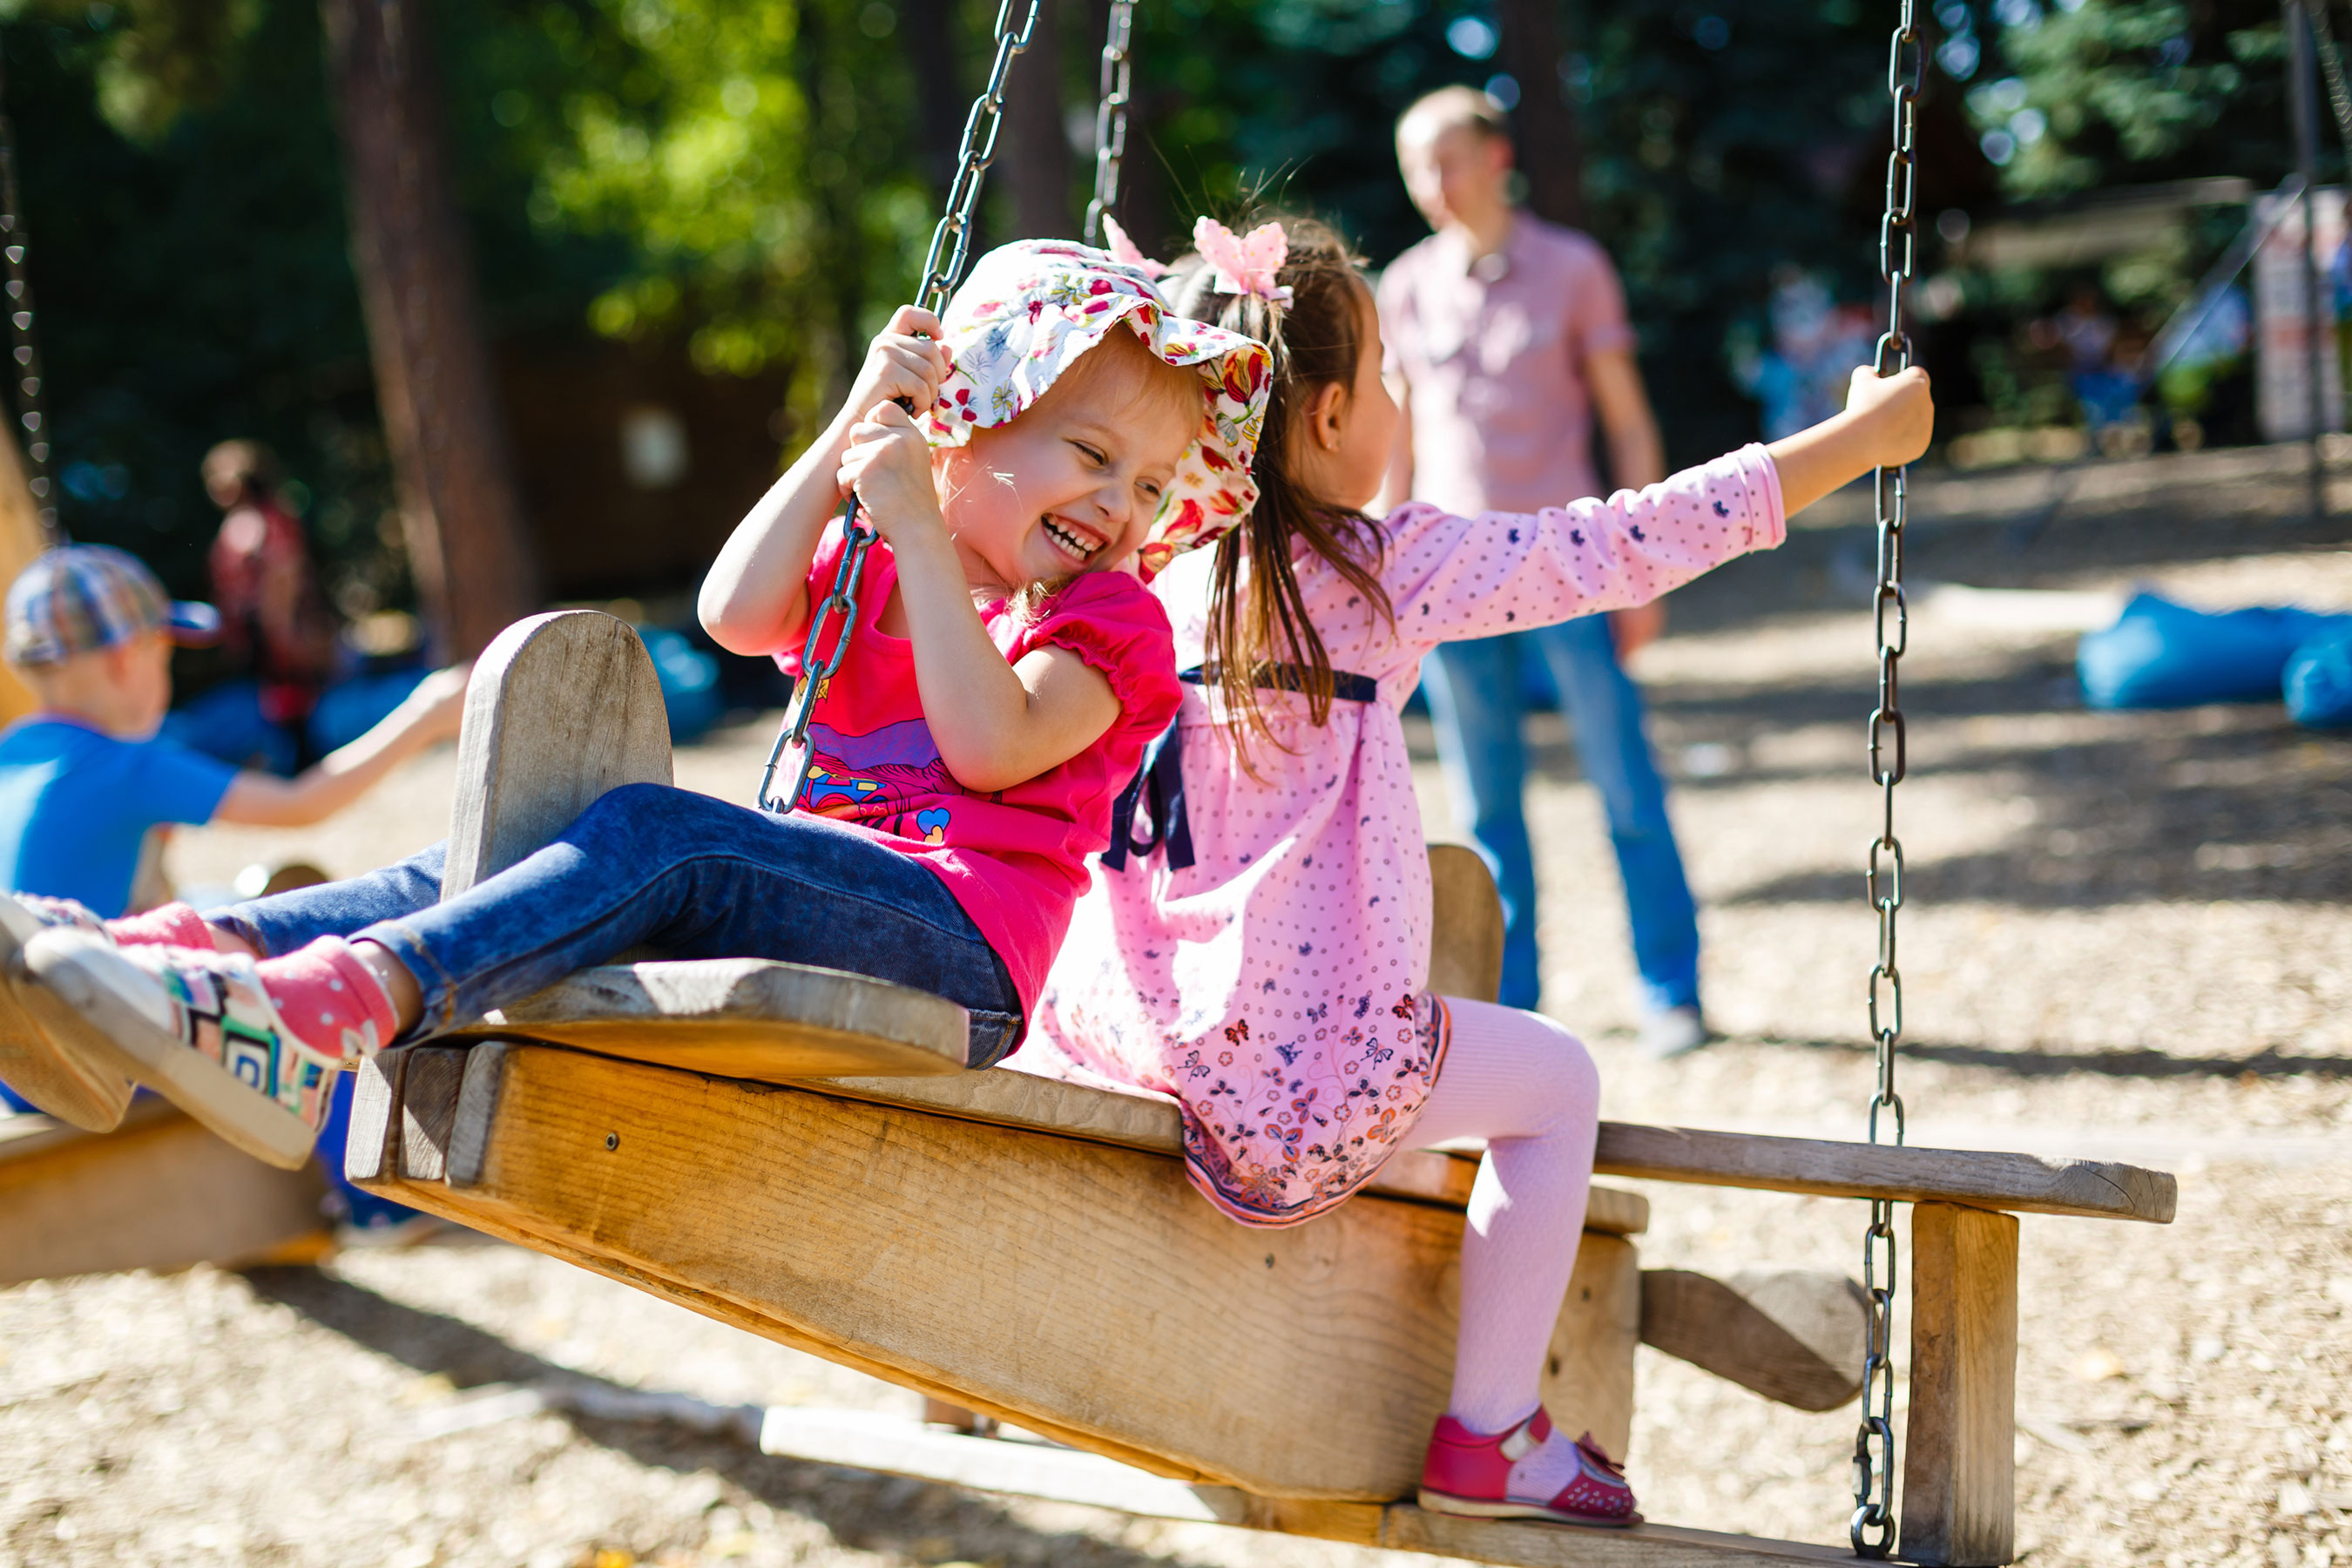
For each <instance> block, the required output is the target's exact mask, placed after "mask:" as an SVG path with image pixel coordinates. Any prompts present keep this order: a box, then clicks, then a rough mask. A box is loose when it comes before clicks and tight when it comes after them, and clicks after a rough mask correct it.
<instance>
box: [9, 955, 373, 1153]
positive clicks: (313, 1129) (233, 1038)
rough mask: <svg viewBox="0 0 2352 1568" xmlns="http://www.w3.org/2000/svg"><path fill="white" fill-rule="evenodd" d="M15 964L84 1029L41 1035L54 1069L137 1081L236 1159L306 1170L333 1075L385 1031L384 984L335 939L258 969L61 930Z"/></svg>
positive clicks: (236, 958) (231, 958) (230, 958)
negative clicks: (243, 1156)
mask: <svg viewBox="0 0 2352 1568" xmlns="http://www.w3.org/2000/svg"><path fill="white" fill-rule="evenodd" d="M22 962H23V964H24V966H25V967H26V969H28V970H30V971H31V973H32V974H33V975H34V976H35V977H36V978H37V979H38V980H39V981H40V983H41V986H42V987H45V988H47V990H48V991H51V992H54V993H55V994H56V995H57V996H58V998H60V999H62V1000H63V1001H64V1002H66V1003H68V1004H69V1005H70V1006H71V1008H72V1010H73V1012H74V1013H75V1014H77V1015H78V1016H79V1018H80V1019H82V1020H86V1021H87V1022H86V1024H85V1025H84V1026H83V1027H81V1028H80V1029H79V1030H76V1031H71V1032H68V1033H65V1034H61V1035H53V1036H51V1037H49V1039H48V1042H47V1043H48V1045H49V1047H50V1051H51V1054H52V1055H53V1056H54V1057H55V1058H58V1059H59V1060H60V1061H64V1062H68V1063H70V1065H71V1067H72V1068H73V1069H74V1070H76V1071H77V1072H78V1073H79V1076H81V1077H84V1078H91V1079H94V1078H97V1077H98V1076H99V1075H100V1073H102V1072H113V1073H115V1074H118V1075H121V1076H124V1077H131V1078H136V1079H138V1080H139V1081H140V1082H142V1083H144V1084H146V1085H148V1086H149V1087H150V1088H152V1089H155V1090H156V1091H157V1092H159V1093H161V1094H162V1095H163V1096H164V1097H165V1098H166V1099H168V1100H171V1101H172V1102H173V1104H174V1105H177V1106H178V1107H179V1108H180V1109H181V1110H184V1111H186V1112H187V1113H188V1114H189V1115H191V1116H193V1117H194V1118H195V1119H196V1120H197V1121H201V1122H203V1123H204V1124H205V1126H207V1127H209V1128H211V1129H212V1130H213V1131H215V1132H217V1133H219V1134H220V1135H221V1136H222V1137H223V1138H226V1140H228V1141H229V1142H231V1143H234V1144H236V1146H237V1147H238V1148H240V1149H242V1150H244V1151H245V1152H247V1153H248V1154H251V1155H253V1156H254V1157H255V1158H256V1159H258V1160H264V1161H267V1162H268V1163H271V1164H273V1165H281V1166H284V1167H286V1168H287V1169H289V1170H291V1169H293V1168H295V1167H296V1166H299V1165H300V1164H301V1163H302V1162H303V1161H305V1160H307V1159H308V1158H310V1147H311V1145H312V1144H313V1143H314V1142H317V1140H318V1134H319V1127H320V1123H321V1122H323V1121H325V1120H326V1116H327V1109H328V1105H329V1103H330V1101H331V1098H332V1090H333V1089H334V1076H333V1075H334V1074H335V1073H336V1072H338V1071H340V1070H341V1068H343V1067H344V1066H345V1065H347V1064H348V1063H352V1062H355V1061H357V1060H358V1059H359V1058H361V1057H362V1056H363V1055H373V1053H374V1052H375V1050H376V1048H377V1047H379V1046H381V1045H383V1043H385V1042H386V1041H387V1040H389V1039H390V1038H391V1037H392V1034H393V1030H394V1019H393V1013H392V1004H391V1001H390V1000H389V999H388V998H387V997H386V996H385V995H384V994H383V985H382V984H380V983H379V982H378V981H377V980H376V978H375V977H374V976H373V974H371V973H368V971H367V968H366V966H365V965H363V964H362V963H360V962H359V960H358V959H357V958H356V957H354V956H353V955H352V951H351V949H350V947H349V946H348V945H347V944H345V943H344V942H341V940H340V939H338V938H335V937H322V938H320V940H319V941H317V942H312V943H311V944H310V946H309V947H306V948H304V949H303V950H302V951H301V952H294V953H289V954H287V955H286V956H285V957H282V958H273V959H267V960H263V961H261V962H258V963H257V962H256V961H255V960H253V959H251V958H248V957H246V956H245V955H243V954H241V953H234V954H233V953H224V952H211V951H207V950H200V949H194V948H184V947H151V946H134V947H120V948H118V947H116V946H115V945H113V943H112V942H110V941H109V940H108V939H107V938H106V937H105V936H104V935H100V934H93V933H91V932H89V931H77V930H71V929H63V928H59V929H52V930H48V931H42V932H40V933H39V934H38V935H37V936H36V937H35V938H34V939H33V940H32V942H29V943H27V944H26V948H25V951H24V954H23V960H22ZM26 989H28V990H29V989H32V988H29V987H28V988H26ZM92 1026H94V1027H92Z"/></svg>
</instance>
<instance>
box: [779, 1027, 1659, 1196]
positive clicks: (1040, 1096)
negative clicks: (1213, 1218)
mask: <svg viewBox="0 0 2352 1568" xmlns="http://www.w3.org/2000/svg"><path fill="white" fill-rule="evenodd" d="M1015 1060H1016V1062H1017V1060H1018V1058H1015ZM805 1087H807V1088H810V1089H816V1090H818V1091H819V1092H820V1093H824V1094H833V1095H841V1096H844V1097H845V1098H847V1099H851V1100H866V1101H869V1102H871V1103H873V1104H876V1105H898V1106H904V1107H906V1108H907V1109H908V1110H924V1111H929V1112H933V1113H935V1114H938V1115H941V1116H954V1117H961V1118H962V1119H963V1120H966V1121H983V1122H987V1123H989V1124H991V1125H992V1126H997V1127H1019V1128H1025V1129H1027V1130H1028V1131H1032V1132H1050V1133H1052V1134H1054V1135H1055V1137H1060V1138H1083V1139H1085V1140H1087V1142H1095V1143H1109V1144H1113V1145H1115V1146H1117V1147H1118V1148H1122V1149H1135V1150H1139V1151H1141V1152H1144V1153H1147V1154H1158V1155H1160V1156H1163V1157H1164V1158H1167V1159H1171V1160H1180V1159H1181V1158H1183V1155H1184V1119H1183V1114H1182V1112H1181V1111H1179V1110H1177V1109H1176V1102H1175V1101H1174V1100H1170V1099H1169V1098H1168V1097H1167V1096H1166V1095H1161V1094H1148V1093H1146V1092H1144V1091H1143V1090H1141V1089H1123V1088H1113V1087H1108V1086H1103V1085H1097V1084H1090V1083H1071V1082H1067V1081H1066V1080H1064V1079H1052V1078H1042V1077H1040V1076H1038V1075H1037V1074H1035V1073H1028V1072H1023V1071H1021V1070H1019V1068H1018V1067H1017V1066H1013V1067H1004V1068H993V1069H992V1070H990V1071H987V1072H966V1073H959V1074H957V1075H956V1076H954V1077H952V1078H873V1079H861V1078H835V1079H824V1080H822V1081H816V1082H811V1083H809V1084H808V1085H806V1086H805ZM1477 1174H1478V1157H1477V1155H1475V1154H1461V1153H1446V1152H1441V1151H1439V1150H1435V1149H1408V1150H1404V1151H1402V1152H1399V1153H1396V1154H1393V1155H1391V1156H1390V1158H1389V1161H1388V1163H1386V1164H1384V1165H1382V1166H1381V1170H1380V1173H1379V1174H1378V1175H1376V1176H1374V1177H1373V1178H1372V1182H1371V1184H1370V1186H1369V1187H1367V1188H1366V1189H1365V1190H1366V1191H1367V1192H1373V1193H1379V1194H1382V1195H1384V1196H1387V1197H1396V1198H1413V1199H1418V1200H1420V1201H1422V1202H1424V1203H1435V1204H1444V1205H1446V1206H1448V1207H1451V1208H1457V1209H1458V1208H1462V1207H1465V1206H1466V1205H1468V1204H1469V1202H1470V1186H1471V1184H1472V1183H1473V1182H1474V1181H1475V1180H1476V1179H1477ZM1649 1226H1650V1201H1649V1199H1647V1198H1645V1197H1643V1196H1642V1195H1641V1194H1639V1193H1629V1192H1626V1191H1625V1190H1624V1189H1622V1188H1621V1187H1595V1188H1593V1189H1592V1201H1591V1205H1590V1206H1589V1207H1588V1208H1587V1210H1586V1212H1585V1216H1584V1228H1585V1229H1587V1230H1597V1231H1600V1232H1601V1233H1602V1234H1604V1235H1608V1236H1638V1235H1640V1234H1641V1233H1642V1232H1643V1231H1644V1230H1647V1229H1648V1228H1649Z"/></svg>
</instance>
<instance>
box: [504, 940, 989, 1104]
mask: <svg viewBox="0 0 2352 1568" xmlns="http://www.w3.org/2000/svg"><path fill="white" fill-rule="evenodd" d="M967 1030H968V1024H967V1020H966V1018H965V1016H964V1010H963V1009H962V1008H961V1007H959V1006H957V1005H955V1004H954V1003H952V1002H950V1001H947V1000H946V999H945V998H943V997H939V996H933V995H931V994H929V993H928V992H923V991H917V990H914V989H912V988H910V987H908V986H905V985H893V984H890V983H889V982H887V981H884V980H874V979H870V978H868V977H867V976H866V975H863V974H847V973H842V972H841V971H839V970H834V969H818V968H814V967H813V966H811V965H808V964H805V963H775V962H772V961H771V960H768V959H760V958H713V959H702V960H698V961H694V962H690V963H621V964H610V965H606V966H604V967H602V968H597V969H583V970H582V971H581V972H580V973H577V974H573V975H571V976H569V977H568V978H566V979H564V980H563V981H562V982H560V983H559V984H555V985H551V986H550V987H549V988H548V989H546V990H545V991H542V992H541V993H540V994H538V995H536V996H532V997H530V998H528V999H526V1000H524V1001H522V1002H519V1003H517V1004H515V1005H513V1006H511V1007H508V1008H505V1009H502V1010H500V1011H499V1012H494V1013H492V1014H490V1015H489V1016H488V1018H486V1019H485V1020H484V1021H483V1022H481V1023H480V1024H478V1025H475V1026H473V1027H471V1028H470V1029H467V1030H464V1031H461V1033H463V1034H467V1035H472V1036H477V1037H499V1038H508V1039H512V1038H517V1037H520V1038H526V1039H534V1040H547V1041H551V1042H553V1043H555V1044H559V1045H569V1046H578V1047H580V1048H582V1049H583V1050H591V1051H596V1052H599V1053H600V1054H602V1055H604V1056H613V1057H624V1058H628V1059H629V1060H631V1061H642V1062H652V1063H655V1064H657V1065H660V1066H664V1067H677V1068H687V1069H688V1071H692V1072H707V1073H715V1074H717V1075H719V1077H721V1078H759V1079H778V1078H783V1079H801V1078H832V1077H836V1076H839V1075H842V1074H846V1073H861V1074H867V1073H870V1074H882V1075H888V1074H909V1075H944V1074H949V1073H958V1074H960V1073H961V1072H962V1071H963V1070H964V1066H963V1064H964V1051H965V1042H966V1038H967Z"/></svg>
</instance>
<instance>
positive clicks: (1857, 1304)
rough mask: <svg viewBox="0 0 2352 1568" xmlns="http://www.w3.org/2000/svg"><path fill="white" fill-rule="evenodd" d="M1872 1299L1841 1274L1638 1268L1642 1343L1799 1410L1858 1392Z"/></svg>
mask: <svg viewBox="0 0 2352 1568" xmlns="http://www.w3.org/2000/svg"><path fill="white" fill-rule="evenodd" d="M1869 1332H1870V1306H1869V1300H1868V1298H1867V1297H1865V1296H1864V1294H1863V1292H1862V1287H1861V1286H1859V1285H1856V1284H1855V1283H1854V1282H1853V1280H1851V1279H1847V1278H1846V1277H1845V1276H1844V1275H1843V1274H1826V1273H1821V1272H1817V1271H1814V1270H1810V1269H1796V1268H1787V1269H1750V1270H1745V1271H1743V1272H1740V1273H1738V1274H1734V1275H1733V1276H1732V1277H1731V1278H1730V1279H1711V1278H1709V1277H1708V1276H1706V1275H1704V1274H1695V1273H1692V1272H1690V1271H1689V1270H1687V1269H1683V1268H1645V1269H1643V1271H1642V1342H1643V1344H1646V1345H1652V1346H1654V1347H1656V1348H1657V1349H1659V1350H1662V1351H1664V1352H1666V1353H1667V1354H1668V1355H1671V1356H1676V1357H1679V1358H1680V1359H1682V1360H1684V1361H1686V1362H1689V1363H1691V1364H1692V1365H1693V1366H1697V1367H1704V1368H1705V1369H1706V1370H1707V1371H1708V1372H1712V1373H1717V1375H1718V1376H1722V1377H1727V1378H1729V1379H1731V1380H1732V1381H1733V1382H1735V1383H1737V1384H1739V1385H1740V1386H1742V1387H1743V1388H1749V1389H1753V1390H1755V1391H1756V1392H1757V1393H1759V1394H1763V1395H1764V1396H1765V1397H1767V1398H1769V1399H1777V1400H1779V1401H1780V1403H1781V1404H1783V1405H1795V1406H1796V1407H1797V1408H1798V1409H1800V1410H1834V1409H1836V1408H1837V1407H1838V1406H1839V1405H1843V1404H1845V1403H1846V1402H1847V1401H1849V1400H1851V1399H1853V1396H1854V1395H1855V1394H1860V1393H1861V1392H1862V1358H1863V1355H1864V1352H1865V1350H1866V1349H1867V1347H1868V1342H1869Z"/></svg>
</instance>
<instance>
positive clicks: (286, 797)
mask: <svg viewBox="0 0 2352 1568" xmlns="http://www.w3.org/2000/svg"><path fill="white" fill-rule="evenodd" d="M435 738H436V737H435V736H433V735H432V734H430V733H429V732H427V731H426V730H425V726H424V725H423V724H422V723H421V722H420V723H415V724H400V723H396V722H394V721H385V722H384V723H382V724H379V725H377V726H376V727H375V728H374V729H373V730H371V731H368V732H367V733H366V734H364V735H362V736H361V737H360V738H359V739H358V740H356V741H353V742H352V743H351V744H350V745H348V746H344V747H342V748H341V749H340V750H338V751H334V752H329V753H328V754H327V756H326V757H324V758H323V759H321V760H320V762H319V763H317V764H316V765H315V766H313V767H310V768H309V769H307V770H305V771H304V772H302V773H299V774H297V775H296V776H295V777H293V778H290V779H281V778H278V777H275V776H273V775H271V774H268V773H239V774H238V775H237V777H236V783H235V784H231V785H230V786H229V790H228V794H227V795H224V796H223V797H222V798H221V804H220V809H219V810H218V811H217V812H215V816H216V817H217V818H218V819H219V820H221V821H223V822H239V823H246V824H249V825H252V826H262V827H301V826H307V825H309V824H310V823H313V822H323V821H324V820H326V819H327V818H328V817H330V816H333V815H334V814H335V813H337V812H339V811H341V810H342V809H343V807H345V806H347V805H351V804H352V802H353V801H355V800H357V799H359V797H360V796H362V795H365V794H366V793H367V792H368V791H369V790H370V789H372V788H373V787H374V786H375V785H376V784H378V783H380V782H381V781H382V780H383V776H384V775H385V774H386V773H390V772H392V770H393V769H394V768H396V767H398V766H399V765H400V764H401V763H404V762H406V761H407V760H408V759H409V758H411V757H413V756H415V754H416V753H417V752H421V751H423V750H424V749H425V747H426V746H428V745H430V744H431V743H432V742H433V741H434V739H435Z"/></svg>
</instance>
